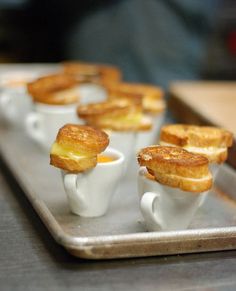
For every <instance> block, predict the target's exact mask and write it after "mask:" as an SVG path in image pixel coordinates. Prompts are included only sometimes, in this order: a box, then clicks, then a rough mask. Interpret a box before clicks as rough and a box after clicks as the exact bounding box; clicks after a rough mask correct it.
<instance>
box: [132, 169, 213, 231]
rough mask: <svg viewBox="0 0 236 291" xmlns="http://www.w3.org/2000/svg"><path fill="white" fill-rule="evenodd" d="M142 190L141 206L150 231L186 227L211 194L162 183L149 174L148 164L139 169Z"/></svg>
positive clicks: (139, 183) (139, 184) (140, 195)
mask: <svg viewBox="0 0 236 291" xmlns="http://www.w3.org/2000/svg"><path fill="white" fill-rule="evenodd" d="M138 189H139V197H140V209H141V212H142V215H143V217H144V219H145V223H146V227H147V229H148V230H149V231H160V230H183V229H186V228H187V227H188V226H189V224H190V223H191V221H192V219H193V217H194V215H195V213H196V212H197V210H198V208H199V206H200V205H201V201H202V200H203V199H204V195H205V193H207V192H202V193H192V192H187V191H182V190H180V189H178V188H172V187H169V186H165V185H162V184H160V183H158V182H157V181H155V180H151V179H150V178H148V177H147V170H146V168H145V167H141V168H140V170H139V176H138Z"/></svg>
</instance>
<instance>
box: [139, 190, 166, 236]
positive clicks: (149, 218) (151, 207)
mask: <svg viewBox="0 0 236 291" xmlns="http://www.w3.org/2000/svg"><path fill="white" fill-rule="evenodd" d="M159 198H160V195H159V194H158V193H153V192H146V193H144V194H143V196H142V198H141V201H140V209H141V212H142V215H143V217H144V219H145V222H146V225H147V227H148V229H149V230H154V231H156V230H161V229H162V227H161V223H160V221H159V218H158V217H157V214H156V212H155V207H156V204H157V203H158V200H159Z"/></svg>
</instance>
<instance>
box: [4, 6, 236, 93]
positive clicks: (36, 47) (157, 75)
mask: <svg viewBox="0 0 236 291" xmlns="http://www.w3.org/2000/svg"><path fill="white" fill-rule="evenodd" d="M72 59H73V60H75V59H78V60H84V61H90V62H99V63H111V64H115V65H118V66H119V67H120V68H121V69H122V70H123V72H124V76H125V79H126V80H127V81H138V82H148V83H156V84H158V85H161V86H164V87H165V88H166V87H167V85H168V82H169V81H170V80H181V79H185V80H186V79H189V80H192V79H203V78H204V79H220V80H234V79H235V77H236V1H234V0H204V1H203V0H86V1H76V0H74V1H73V0H62V1H60V0H0V62H1V63H15V62H18V63H22V62H26V63H31V62H47V63H48V62H50V63H51V62H61V61H63V60H72Z"/></svg>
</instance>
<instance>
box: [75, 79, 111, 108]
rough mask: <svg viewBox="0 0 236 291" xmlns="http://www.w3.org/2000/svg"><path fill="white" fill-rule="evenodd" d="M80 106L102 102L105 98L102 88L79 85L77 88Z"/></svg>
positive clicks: (86, 84)
mask: <svg viewBox="0 0 236 291" xmlns="http://www.w3.org/2000/svg"><path fill="white" fill-rule="evenodd" d="M78 91H79V96H80V104H88V103H97V102H103V101H105V100H106V98H107V92H106V90H105V88H104V87H102V86H101V85H98V84H92V83H91V84H89V83H85V84H80V85H79V86H78Z"/></svg>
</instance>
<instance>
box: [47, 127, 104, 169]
mask: <svg viewBox="0 0 236 291" xmlns="http://www.w3.org/2000/svg"><path fill="white" fill-rule="evenodd" d="M108 144H109V138H108V135H107V134H106V133H105V132H103V131H101V130H99V129H95V128H92V127H88V126H83V125H76V124H66V125H65V126H63V127H62V128H61V129H60V130H59V132H58V134H57V137H56V141H55V143H54V144H53V145H52V148H51V152H50V164H51V165H54V166H55V167H59V168H61V169H64V170H67V171H72V172H81V171H85V170H87V169H89V168H92V167H95V166H96V164H97V155H98V154H99V153H101V152H102V151H104V150H105V148H106V147H107V146H108Z"/></svg>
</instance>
